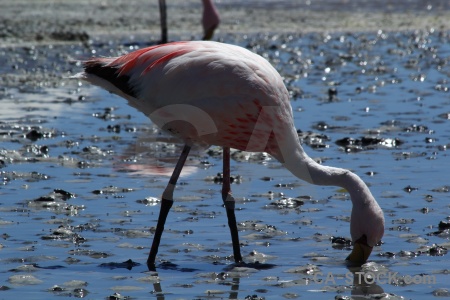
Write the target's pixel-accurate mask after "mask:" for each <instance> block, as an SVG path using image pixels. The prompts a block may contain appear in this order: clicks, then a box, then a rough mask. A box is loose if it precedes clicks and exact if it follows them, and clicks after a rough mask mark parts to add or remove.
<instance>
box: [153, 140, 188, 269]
mask: <svg viewBox="0 0 450 300" xmlns="http://www.w3.org/2000/svg"><path fill="white" fill-rule="evenodd" d="M190 150H191V147H190V146H188V145H184V148H183V151H182V152H181V155H180V158H179V159H178V162H177V165H176V166H175V169H174V170H173V173H172V176H171V177H170V179H169V183H168V184H167V187H166V189H165V190H164V192H163V194H162V199H161V209H160V211H159V218H158V224H157V225H156V231H155V236H154V237H153V244H152V248H151V249H150V253H149V254H148V259H147V266H148V268H149V269H150V270H154V269H155V259H156V254H157V253H158V247H159V243H160V241H161V235H162V233H163V231H164V224H165V223H166V219H167V215H168V214H169V211H170V208H171V207H172V204H173V191H174V189H175V185H176V184H177V180H178V177H180V173H181V170H182V169H183V166H184V163H185V162H186V158H187V157H188V155H189V151H190Z"/></svg>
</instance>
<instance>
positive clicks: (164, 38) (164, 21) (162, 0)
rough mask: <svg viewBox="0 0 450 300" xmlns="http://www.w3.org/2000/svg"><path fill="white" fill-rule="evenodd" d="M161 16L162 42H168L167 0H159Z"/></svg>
mask: <svg viewBox="0 0 450 300" xmlns="http://www.w3.org/2000/svg"><path fill="white" fill-rule="evenodd" d="M159 16H160V22H161V42H160V43H161V44H165V43H167V7H166V0H159Z"/></svg>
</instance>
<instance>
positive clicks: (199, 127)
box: [74, 41, 384, 269]
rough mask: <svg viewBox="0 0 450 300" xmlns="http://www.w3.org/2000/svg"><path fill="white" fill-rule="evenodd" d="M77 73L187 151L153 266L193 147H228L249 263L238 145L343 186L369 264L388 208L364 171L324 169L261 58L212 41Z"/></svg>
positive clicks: (229, 202) (95, 64)
mask: <svg viewBox="0 0 450 300" xmlns="http://www.w3.org/2000/svg"><path fill="white" fill-rule="evenodd" d="M83 66H84V72H81V73H78V74H77V75H75V76H74V77H76V78H80V79H83V80H86V81H88V82H90V83H91V84H94V85H97V86H100V87H102V88H104V89H106V90H108V91H110V92H112V93H115V94H117V95H119V96H121V97H123V98H125V99H127V100H128V104H129V105H131V106H133V107H135V108H136V109H138V110H139V111H141V112H143V113H144V114H145V115H146V116H148V117H149V118H150V119H151V120H152V121H153V122H154V123H155V124H156V125H158V126H159V127H160V128H162V129H163V130H166V131H168V132H169V133H171V134H173V135H175V136H177V137H179V138H180V139H181V140H182V141H183V142H184V148H183V150H182V152H181V155H180V158H179V160H178V162H177V164H176V166H175V169H174V171H173V173H172V176H171V177H170V179H169V182H168V184H167V187H166V188H165V190H164V192H163V193H162V200H161V208H160V214H159V218H158V222H157V226H156V231H155V234H154V238H153V243H152V247H151V249H150V252H149V256H148V260H147V265H148V267H149V269H154V268H155V259H156V255H157V252H158V247H159V243H160V240H161V235H162V232H163V230H164V224H165V221H166V218H167V215H168V213H169V210H170V208H171V207H172V204H173V201H174V199H173V194H174V190H175V187H176V183H177V180H178V177H179V175H180V172H181V170H182V168H183V165H184V163H185V161H186V158H187V157H188V154H189V151H190V149H191V147H193V146H201V147H208V146H210V145H218V146H221V147H222V148H223V184H222V200H223V203H224V206H225V210H226V214H227V218H228V225H229V228H230V233H231V240H232V245H233V255H234V260H235V262H236V263H243V261H242V255H241V251H240V247H239V237H238V230H237V226H236V217H235V212H234V211H235V200H234V198H233V196H232V193H231V188H230V148H234V149H239V150H245V151H253V152H262V151H264V152H267V153H269V154H270V155H271V156H273V157H274V158H276V159H277V160H278V161H279V162H280V163H281V164H282V165H283V166H284V167H285V168H286V169H288V170H289V171H290V172H291V173H292V174H293V175H295V176H296V177H298V178H300V179H302V180H304V181H307V182H309V183H311V184H315V185H325V186H339V187H342V188H344V189H345V190H346V191H347V192H348V193H349V194H350V197H351V201H352V211H351V222H350V234H351V238H352V241H353V245H354V246H353V249H352V252H351V253H350V254H349V255H348V257H347V260H349V261H350V262H353V263H358V264H362V263H364V262H365V261H366V260H367V259H368V257H369V255H370V253H371V251H372V249H373V247H374V246H375V245H376V244H377V243H378V242H379V241H380V240H381V238H382V236H383V234H384V216H383V212H382V210H381V208H380V206H379V205H378V203H377V201H376V200H375V198H374V197H373V195H372V193H371V192H370V190H369V188H368V187H367V185H366V184H365V183H364V181H363V180H362V179H361V178H360V177H358V176H357V175H356V174H354V173H352V172H350V171H348V170H346V169H340V168H335V167H328V166H323V165H321V164H319V163H317V162H315V161H314V160H313V159H311V158H310V157H309V156H308V155H307V154H306V152H305V151H304V150H303V148H302V146H301V145H300V142H299V139H298V134H297V131H296V128H295V126H294V122H293V113H292V108H291V105H290V101H289V93H288V91H287V89H286V87H285V85H284V83H283V80H282V78H281V76H280V74H279V73H278V72H277V71H276V70H275V68H274V67H273V66H272V65H271V64H270V63H269V62H268V61H267V60H265V59H264V58H262V57H261V56H259V55H257V54H255V53H253V52H251V51H249V50H247V49H245V48H242V47H239V46H234V45H229V44H224V43H218V42H212V41H190V42H173V43H169V44H164V45H156V46H152V47H148V48H143V49H140V50H136V51H134V52H131V53H129V54H126V55H123V56H120V57H112V58H92V59H90V60H87V61H84V62H83Z"/></svg>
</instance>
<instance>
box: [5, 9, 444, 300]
mask: <svg viewBox="0 0 450 300" xmlns="http://www.w3.org/2000/svg"><path fill="white" fill-rule="evenodd" d="M155 2H156V1H155ZM191 2H192V3H191ZM83 3H84V2H83ZM83 3H82V4H83ZM114 3H115V5H119V6H120V5H122V2H120V1H117V3H116V2H114ZM137 3H140V2H137ZM187 3H188V4H186V5H187V7H188V12H189V14H186V18H185V19H183V18H181V19H182V20H179V21H175V19H174V21H173V24H172V25H177V24H178V23H177V22H186V23H189V24H194V25H190V26H191V27H189V30H191V31H189V30H188V31H189V33H188V32H177V31H175V30H174V31H173V32H172V33H173V35H172V39H174V40H176V39H183V38H186V37H187V38H190V37H191V36H192V35H193V33H192V32H195V31H196V30H198V31H199V28H197V26H196V25H195V23H190V22H191V19H190V18H191V17H192V18H194V17H195V16H196V12H198V10H199V6H198V5H197V4H195V3H193V1H190V2H187ZM302 3H303V2H302ZM324 3H325V4H328V5H331V3H332V2H324ZM420 3H422V2H420ZM433 3H434V4H433V5H432V7H431V8H429V9H428V10H425V11H422V10H421V7H420V4H413V5H412V6H409V10H408V11H407V12H406V13H405V12H403V13H401V12H402V11H401V9H400V8H396V5H395V4H392V5H393V6H392V7H391V8H390V9H388V11H384V12H383V11H378V10H375V12H379V13H380V14H381V15H383V14H385V16H386V14H388V15H389V16H392V15H393V14H400V15H401V16H402V18H403V19H402V20H403V21H404V23H403V24H409V25H405V26H404V27H402V26H401V25H399V26H390V28H389V29H386V28H382V27H379V26H376V28H372V27H371V26H372V25H373V24H375V25H377V24H379V23H376V22H375V23H370V22H369V21H370V20H375V19H376V18H377V16H379V15H377V14H376V13H374V14H373V16H372V17H373V18H374V19H369V20H367V22H368V24H366V25H367V26H366V27H364V28H359V27H355V26H354V25H353V27H352V28H351V30H350V29H349V28H347V27H345V26H347V25H346V24H347V23H346V22H342V20H341V23H339V24H341V27H339V28H345V29H346V30H331V31H324V30H312V29H313V28H314V24H315V23H314V22H312V21H314V20H315V19H314V18H313V17H314V16H316V15H315V14H316V13H317V16H318V15H320V14H322V19H323V18H324V17H323V11H322V10H323V9H324V8H322V10H320V9H319V7H316V6H315V4H310V6H309V9H310V13H311V16H312V19H313V20H312V21H311V22H312V23H309V24H310V27H307V28H305V30H304V31H297V30H289V28H291V27H286V28H284V30H280V31H279V32H278V33H277V30H275V29H273V28H275V27H274V26H273V22H274V20H279V18H278V17H277V14H282V12H284V15H285V16H286V19H283V20H281V21H280V22H286V23H289V24H291V26H292V21H291V22H289V18H291V17H292V15H291V14H290V13H289V9H291V10H292V7H290V6H289V5H288V4H286V2H283V1H279V2H277V3H276V5H275V4H273V3H272V2H269V1H267V3H266V2H264V5H265V6H264V5H261V6H257V9H261V10H262V9H266V10H267V9H273V10H274V13H273V14H272V15H270V16H271V18H273V19H271V20H270V22H272V23H270V24H269V23H267V24H266V25H265V26H267V27H270V28H271V29H272V30H270V31H269V30H265V28H266V27H260V30H257V29H258V27H257V25H258V24H259V23H258V22H260V21H259V20H257V18H250V19H251V20H252V22H253V23H252V24H253V25H255V26H252V29H249V30H248V33H247V34H245V35H242V34H241V33H236V32H233V28H240V29H239V30H240V31H245V30H246V29H248V27H246V26H248V25H242V26H240V25H241V24H242V22H243V20H244V19H239V18H238V16H239V14H240V13H242V12H246V11H247V10H248V9H249V7H250V4H249V5H243V4H242V5H240V6H239V5H237V6H236V8H235V11H233V5H236V3H234V2H233V1H223V3H222V7H221V8H222V11H224V14H225V15H230V14H233V12H234V16H235V19H234V20H237V19H239V20H240V22H241V23H238V22H234V23H233V24H232V25H231V23H230V22H232V21H230V18H228V20H227V21H224V25H223V26H222V27H221V31H220V32H219V34H218V35H217V36H216V39H217V40H220V41H223V42H227V43H232V44H237V45H240V46H243V47H246V48H248V49H250V50H252V51H254V52H256V53H259V54H260V55H262V56H264V57H265V58H267V59H268V60H269V61H270V62H271V63H272V64H273V65H274V66H275V68H276V69H277V70H278V71H279V72H280V73H281V75H282V76H283V78H284V80H285V83H286V85H287V87H288V90H289V92H290V94H291V96H292V102H291V104H292V107H293V110H294V118H295V124H296V127H297V128H298V135H299V140H300V141H301V142H302V144H303V146H304V147H305V150H306V151H307V152H308V154H309V155H310V156H311V157H313V158H314V159H315V160H317V161H319V162H321V163H323V164H326V165H332V166H337V167H342V168H348V169H351V170H353V171H355V172H356V173H358V174H359V175H360V176H361V177H362V178H363V179H364V181H366V182H367V183H368V185H369V186H370V188H371V190H372V192H373V194H374V195H375V197H376V198H377V200H378V201H379V203H380V206H381V207H382V208H383V210H384V212H385V216H386V233H385V236H384V238H383V240H382V243H380V244H379V245H377V246H376V247H375V248H374V251H373V253H372V256H371V257H370V260H369V262H368V263H366V264H365V265H363V266H362V267H355V266H349V265H347V264H346V263H345V257H346V256H347V255H348V253H349V251H350V249H351V248H352V245H351V242H350V237H349V215H350V210H351V203H350V199H349V196H348V194H346V193H345V191H343V190H341V189H337V188H333V187H330V188H324V187H316V186H311V185H308V184H307V183H304V182H301V181H300V180H298V179H296V178H295V177H293V176H292V175H291V174H289V173H288V171H286V170H284V169H283V168H282V167H281V165H280V164H279V163H278V162H277V161H275V160H274V159H272V158H271V157H270V156H267V155H265V154H255V153H246V152H241V151H235V152H233V153H232V158H233V161H232V176H233V184H232V189H233V192H234V195H235V197H236V201H237V203H236V207H237V212H236V217H237V219H238V229H239V233H240V239H241V247H242V252H243V255H244V261H245V262H246V263H245V264H240V265H236V264H234V263H233V257H232V249H231V240H230V236H229V231H228V228H227V220H226V213H225V211H224V208H223V207H222V201H221V197H220V189H221V181H222V177H221V176H222V175H221V163H222V162H221V150H220V149H219V148H217V147H212V148H210V149H208V150H206V151H204V150H197V151H194V153H193V154H192V155H191V156H190V158H189V159H188V162H187V165H186V167H185V168H184V170H183V173H182V177H181V179H180V182H179V184H178V186H177V188H176V190H175V199H176V201H175V204H174V207H173V209H172V211H171V212H170V214H169V219H168V222H167V225H166V230H165V232H164V234H163V237H162V242H161V246H160V251H159V254H158V257H157V271H156V272H150V271H148V270H147V267H146V264H145V261H146V258H147V255H148V251H149V248H150V244H151V239H152V237H153V233H154V230H155V226H156V220H157V216H158V212H159V202H160V196H161V193H162V190H163V189H164V187H165V185H166V183H167V180H168V177H167V176H168V175H170V173H171V171H172V169H173V166H174V164H175V162H176V160H177V158H178V154H179V152H180V151H181V145H180V144H179V141H177V140H176V139H174V138H172V137H171V136H169V135H167V134H166V133H164V132H161V131H160V130H159V129H158V128H156V127H155V126H154V125H153V124H151V122H150V121H149V120H148V119H146V117H145V116H143V115H142V114H140V113H139V112H137V111H135V110H134V109H132V108H130V107H128V106H127V105H126V102H125V101H124V100H122V99H120V98H118V97H116V96H113V95H110V94H108V93H106V92H104V91H101V90H99V89H97V88H95V87H91V86H87V85H86V84H84V83H81V82H78V81H77V80H72V79H69V78H68V77H70V76H71V75H73V74H75V73H77V72H79V71H80V70H81V67H80V64H79V63H78V60H79V59H84V58H87V57H90V56H112V55H120V54H123V53H126V52H129V51H133V50H135V49H139V48H141V47H144V46H146V45H148V44H151V43H152V42H154V41H156V40H157V37H158V34H157V33H158V31H157V29H156V28H157V27H155V28H153V27H151V28H153V29H148V31H145V30H147V29H145V28H146V27H145V26H144V25H139V22H136V24H134V25H133V24H129V27H127V26H122V25H123V24H126V23H127V22H128V21H127V19H126V18H124V19H120V18H119V17H117V16H116V15H114V14H112V15H111V17H113V18H112V19H111V20H110V21H109V22H110V23H108V22H107V20H108V19H103V21H102V22H103V23H104V24H103V23H101V22H99V21H98V22H93V21H92V20H91V21H89V18H87V19H82V18H81V17H80V15H79V10H75V9H74V10H73V12H71V11H70V9H71V6H70V5H72V4H71V3H69V2H68V3H61V4H60V6H59V9H62V10H65V11H66V14H62V15H61V16H59V17H58V18H59V19H58V20H59V21H58V22H61V24H60V23H55V24H60V25H61V26H59V25H58V26H56V25H55V26H56V27H54V28H60V29H59V31H55V30H50V29H49V28H48V27H45V26H44V25H45V22H44V23H42V24H44V25H42V24H41V25H39V26H37V27H35V26H32V24H31V23H29V22H30V20H28V21H27V22H24V23H23V26H22V27H20V26H19V25H17V23H14V22H13V21H14V20H9V19H8V20H7V21H5V20H6V19H5V20H4V21H3V22H6V23H7V24H8V26H7V27H5V28H4V29H3V33H2V35H1V36H0V37H1V38H2V39H3V40H4V41H5V43H4V45H2V47H0V82H1V87H0V105H1V109H0V137H1V144H0V174H1V175H2V177H1V179H2V181H1V183H2V184H1V187H0V234H1V237H2V240H1V241H0V265H1V266H2V271H1V272H0V274H1V275H0V298H5V299H7V298H11V297H22V298H24V299H31V298H33V299H49V298H56V299H58V298H61V297H76V298H87V299H141V298H156V299H216V298H217V299H279V298H280V297H282V298H286V299H297V298H302V297H307V298H312V297H314V298H318V299H330V298H334V299H432V298H435V297H449V296H450V288H449V285H448V276H449V275H448V274H449V269H450V267H449V264H448V249H449V247H450V242H449V237H450V233H449V230H450V225H449V223H450V218H449V215H450V214H449V209H450V206H449V200H450V194H449V189H450V181H449V180H448V176H447V175H448V167H449V166H450V158H449V154H448V149H449V147H450V130H449V129H450V82H449V80H450V79H449V78H450V76H449V75H450V46H449V45H450V43H449V42H450V33H449V31H448V30H447V27H446V26H447V25H446V23H445V22H440V18H441V17H442V16H445V15H446V14H447V13H448V4H447V2H442V1H436V2H433ZM108 4H109V2H107V1H105V2H102V3H101V4H98V5H97V4H96V5H97V6H95V7H94V8H95V9H94V10H103V11H104V12H105V13H106V12H110V9H112V8H113V7H115V8H117V6H112V7H109V6H108ZM2 5H3V4H2ZM35 5H37V4H35ZM123 5H124V3H123ZM152 5H153V4H152ZM349 5H351V4H349ZM397 5H398V6H399V7H401V5H402V1H399V2H398V4H397ZM403 5H405V4H404V3H403ZM414 5H418V7H415V6H414ZM175 6H176V7H174V8H173V11H174V12H175V11H177V12H178V10H179V11H181V10H182V9H184V7H181V5H180V4H177V5H175ZM14 7H16V8H17V7H19V8H20V4H19V3H18V4H17V6H11V7H10V8H9V9H13V8H14ZM80 7H82V9H86V7H89V6H87V5H81V6H80ZM124 7H125V6H124ZM131 7H132V6H131ZM325 7H329V8H330V10H331V8H332V7H333V6H332V5H331V6H325ZM37 8H41V9H42V11H45V8H42V7H41V6H39V5H38V6H37ZM219 9H220V7H219ZM130 10H131V12H133V10H132V9H131V8H130V7H128V8H127V10H124V11H126V13H130ZM325 10H326V9H325ZM335 10H336V13H344V12H343V11H341V10H340V9H338V8H335ZM436 10H439V11H438V12H436ZM353 11H355V12H358V13H359V16H365V15H367V13H366V11H365V10H364V9H361V7H353ZM414 12H417V14H418V15H423V20H427V18H428V19H430V20H431V19H432V20H434V21H433V22H436V24H435V26H434V25H433V24H434V23H432V22H430V23H428V25H427V26H422V25H423V23H422V21H423V20H419V21H417V22H416V23H414V22H412V21H410V20H409V14H414ZM253 13H254V12H253ZM253 13H250V15H251V16H253V15H252V14H253ZM29 14H31V11H24V12H23V13H22V17H24V16H28V15H29ZM115 14H119V12H118V11H117V10H115ZM191 14H192V16H191ZM175 15H176V14H175ZM19 16H20V14H19ZM178 16H179V14H178ZM17 18H19V17H17ZM55 18H57V17H56V16H55ZM143 18H144V17H143ZM267 18H268V17H267ZM277 18H278V19H277ZM68 20H79V21H73V22H72V23H71V22H68ZM83 20H88V21H83ZM138 20H140V19H139V18H138ZM142 20H143V21H145V20H146V19H145V18H144V19H142ZM338 20H339V18H337V19H336V18H331V17H330V20H329V21H328V22H329V23H327V24H326V25H328V26H330V24H333V23H332V22H338ZM82 21H83V23H82ZM397 21H398V20H397ZM397 21H396V22H397ZM408 21H410V23H408ZM55 22H56V21H55ZM192 22H193V21H192ZM330 22H331V23H330ZM353 22H354V23H353V24H359V23H358V22H362V20H361V19H355V20H354V21H353ZM392 22H394V21H392ZM63 23H64V24H63ZM85 23H86V24H90V27H85V28H83V27H82V26H81V24H85ZM363 23H364V22H363ZM62 25H64V26H65V27H64V26H62ZM100 25H101V26H100ZM119 25H120V26H119ZM375 25H374V26H375ZM394 25H395V24H394ZM413 25H415V28H414V30H411V28H410V27H408V26H413ZM102 26H103V27H102ZM133 26H135V27H137V28H134V27H133ZM258 26H259V25H258ZM261 26H262V25H261ZM323 26H325V25H323ZM18 27H20V28H18ZM118 27H121V29H120V30H118V29H117V28H118ZM175 27H176V26H175ZM54 28H53V29H54ZM101 28H107V29H108V28H109V29H110V30H111V32H105V31H104V30H102V29H101ZM133 28H134V29H135V30H136V31H137V32H139V33H140V34H142V35H139V34H138V35H134V36H130V35H129V34H126V32H127V31H130V30H133ZM308 28H309V29H308ZM291 29H292V28H291ZM362 29H364V30H362ZM20 30H22V31H20ZM141 30H142V32H141ZM152 30H154V31H152ZM35 31H36V32H37V31H40V32H41V33H40V36H37V35H36V34H37V33H36V32H35ZM199 32H200V31H199ZM199 34H200V33H199ZM147 37H150V38H148V39H147Z"/></svg>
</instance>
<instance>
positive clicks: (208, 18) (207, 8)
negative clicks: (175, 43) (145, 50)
mask: <svg viewBox="0 0 450 300" xmlns="http://www.w3.org/2000/svg"><path fill="white" fill-rule="evenodd" d="M202 4H203V15H202V25H203V40H210V39H212V37H213V35H214V31H215V30H216V28H217V27H218V26H219V23H220V16H219V12H218V11H217V8H216V7H215V5H214V2H213V1H212V0H202ZM159 16H160V22H161V44H165V43H167V8H166V0H159Z"/></svg>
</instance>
